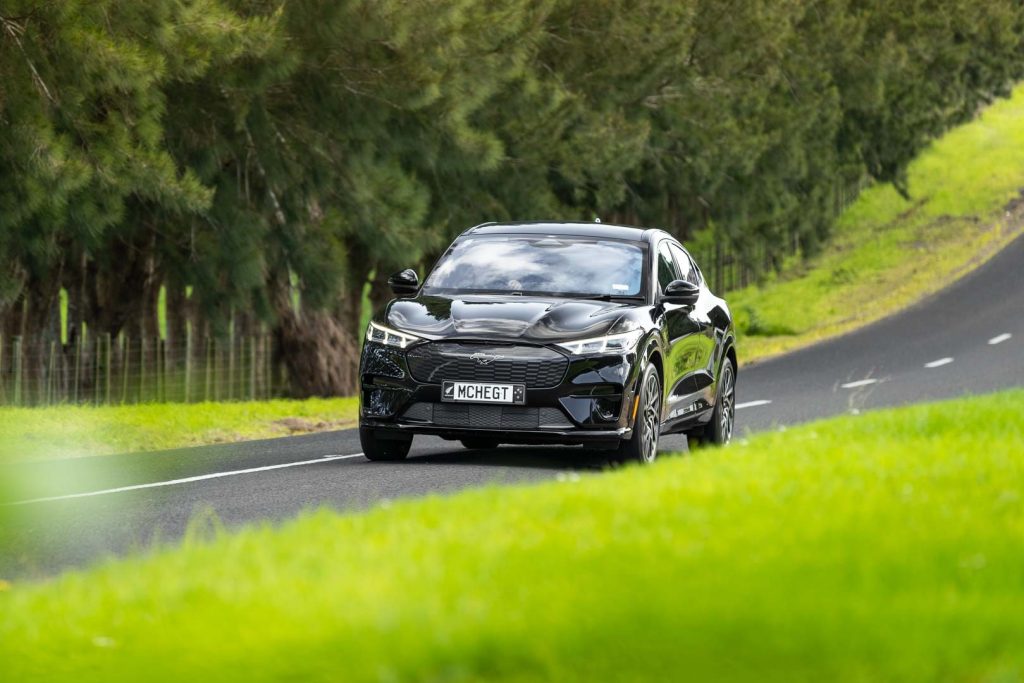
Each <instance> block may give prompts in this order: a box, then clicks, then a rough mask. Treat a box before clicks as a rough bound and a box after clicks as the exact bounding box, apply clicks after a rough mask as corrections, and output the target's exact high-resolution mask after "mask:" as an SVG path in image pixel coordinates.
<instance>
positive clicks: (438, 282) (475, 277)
mask: <svg viewBox="0 0 1024 683" xmlns="http://www.w3.org/2000/svg"><path fill="white" fill-rule="evenodd" d="M643 263H644V252H643V250H642V249H641V248H640V246H639V245H638V244H635V243H629V242H619V241H614V240H595V239H587V238H580V237H566V236H558V237H551V236H542V235H529V236H514V237H510V236H495V237H490V236H488V237H468V238H465V239H461V240H459V241H457V242H456V243H455V244H453V245H452V246H451V248H449V250H448V252H447V253H446V254H445V255H444V256H443V257H442V258H441V260H440V261H439V262H438V264H437V266H436V267H435V268H434V270H433V272H432V273H431V274H430V276H429V277H428V278H427V281H426V282H425V283H424V285H425V287H426V288H427V289H428V290H430V291H431V292H434V293H439V294H441V293H443V294H455V293H470V294H472V293H509V294H513V293H519V294H524V295H529V294H535V295H553V296H579V297H588V296H593V297H611V298H615V297H637V296H640V295H641V291H642V290H641V285H642V279H643Z"/></svg>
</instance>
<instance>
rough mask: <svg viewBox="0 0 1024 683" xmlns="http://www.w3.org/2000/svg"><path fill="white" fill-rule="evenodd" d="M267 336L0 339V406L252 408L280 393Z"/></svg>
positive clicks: (271, 347) (280, 379) (190, 335)
mask: <svg viewBox="0 0 1024 683" xmlns="http://www.w3.org/2000/svg"><path fill="white" fill-rule="evenodd" d="M273 358H274V349H273V343H272V338H271V336H270V335H266V334H259V335H245V336H243V335H239V336H233V337H228V338H217V337H205V336H204V337H198V336H196V337H194V336H193V335H192V334H191V333H190V334H188V335H186V337H185V339H183V340H181V341H180V343H178V344H173V343H171V342H169V341H167V340H164V339H160V338H153V339H149V338H142V339H138V338H132V337H130V336H128V335H126V334H121V335H118V336H116V337H113V336H111V335H109V334H106V335H93V336H92V337H91V338H90V337H89V336H84V337H79V338H78V339H76V340H75V341H73V342H71V343H68V344H61V343H60V342H58V341H54V340H32V339H26V338H22V337H17V336H16V337H10V338H4V337H3V336H2V335H0V406H50V405H58V404H91V405H119V404H129V403H153V402H161V403H164V402H183V403H190V402H198V401H232V400H259V399H267V398H271V397H274V396H276V393H275V390H279V389H281V388H283V387H284V386H285V382H284V379H283V378H282V377H280V376H277V373H276V372H275V365H274V361H273Z"/></svg>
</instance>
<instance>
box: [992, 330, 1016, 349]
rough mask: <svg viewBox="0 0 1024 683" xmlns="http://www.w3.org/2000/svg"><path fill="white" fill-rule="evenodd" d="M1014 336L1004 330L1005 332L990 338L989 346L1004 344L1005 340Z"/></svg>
mask: <svg viewBox="0 0 1024 683" xmlns="http://www.w3.org/2000/svg"><path fill="white" fill-rule="evenodd" d="M1012 336H1013V335H1012V334H1010V333H1009V332H1004V333H1003V334H1000V335H998V336H996V337H992V338H991V339H989V340H988V345H989V346H995V345H996V344H1002V343H1003V342H1004V341H1006V340H1007V339H1009V338H1010V337H1012Z"/></svg>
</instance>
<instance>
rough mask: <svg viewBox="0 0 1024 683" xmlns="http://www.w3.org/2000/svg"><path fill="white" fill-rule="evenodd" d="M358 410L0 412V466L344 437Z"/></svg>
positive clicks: (183, 407) (315, 405)
mask: <svg viewBox="0 0 1024 683" xmlns="http://www.w3.org/2000/svg"><path fill="white" fill-rule="evenodd" d="M357 409H358V400H357V399H356V398H333V399H306V400H303V401H289V400H274V401H248V402H240V403H192V404H183V403H168V404H143V405H126V406H102V407H94V406H55V407H52V408H0V463H3V462H13V461H24V460H43V459H56V458H66V457H78V456H85V455H104V454H110V453H125V452H134V451H143V450H145V451H155V450H164V449H171V448H181V447H184V446H199V445H205V444H212V443H223V442H230V441H242V440H250V439H262V438H272V437H275V436H288V435H290V434H301V433H304V432H311V431H323V430H325V429H343V428H348V427H352V426H354V424H355V420H356V411H357Z"/></svg>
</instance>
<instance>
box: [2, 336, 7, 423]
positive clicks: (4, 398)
mask: <svg viewBox="0 0 1024 683" xmlns="http://www.w3.org/2000/svg"><path fill="white" fill-rule="evenodd" d="M0 405H7V373H6V372H4V335H3V334H0Z"/></svg>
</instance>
